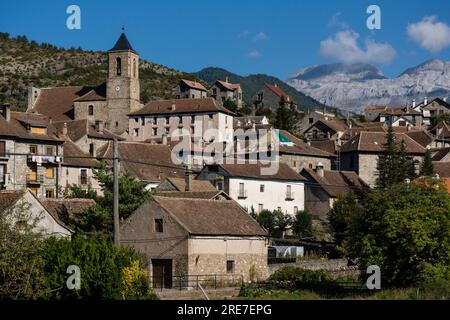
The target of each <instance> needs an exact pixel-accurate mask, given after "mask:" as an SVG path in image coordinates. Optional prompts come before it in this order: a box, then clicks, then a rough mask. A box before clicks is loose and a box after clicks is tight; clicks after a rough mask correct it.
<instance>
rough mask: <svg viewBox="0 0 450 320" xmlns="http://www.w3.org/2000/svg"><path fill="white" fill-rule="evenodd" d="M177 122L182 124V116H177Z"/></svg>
mask: <svg viewBox="0 0 450 320" xmlns="http://www.w3.org/2000/svg"><path fill="white" fill-rule="evenodd" d="M178 124H179V125H182V124H183V117H178Z"/></svg>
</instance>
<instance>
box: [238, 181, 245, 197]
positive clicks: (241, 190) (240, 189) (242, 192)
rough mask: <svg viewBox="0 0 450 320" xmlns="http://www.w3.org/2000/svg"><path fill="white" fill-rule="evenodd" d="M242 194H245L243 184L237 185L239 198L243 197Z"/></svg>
mask: <svg viewBox="0 0 450 320" xmlns="http://www.w3.org/2000/svg"><path fill="white" fill-rule="evenodd" d="M244 193H245V189H244V184H243V183H239V196H240V197H243V196H244Z"/></svg>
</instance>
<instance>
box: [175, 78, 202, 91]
mask: <svg viewBox="0 0 450 320" xmlns="http://www.w3.org/2000/svg"><path fill="white" fill-rule="evenodd" d="M181 81H182V82H184V83H185V84H186V85H187V86H188V87H190V88H192V89H197V90H201V91H207V89H206V88H205V87H204V86H203V85H202V84H201V83H200V82H198V81H192V80H186V79H181Z"/></svg>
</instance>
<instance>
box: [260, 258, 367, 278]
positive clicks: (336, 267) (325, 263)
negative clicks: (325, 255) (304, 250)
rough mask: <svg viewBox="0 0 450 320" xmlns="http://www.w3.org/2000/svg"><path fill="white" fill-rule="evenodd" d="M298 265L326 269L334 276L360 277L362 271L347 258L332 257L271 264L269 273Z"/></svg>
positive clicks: (299, 266) (315, 269)
mask: <svg viewBox="0 0 450 320" xmlns="http://www.w3.org/2000/svg"><path fill="white" fill-rule="evenodd" d="M288 266H290V267H297V268H302V269H306V270H313V271H317V270H326V271H328V272H330V273H331V276H332V277H333V278H336V277H355V278H356V277H358V276H359V275H360V271H359V269H358V266H355V265H352V266H349V265H348V260H347V259H330V260H298V261H297V262H294V263H275V264H269V267H268V270H269V275H272V274H273V273H274V272H275V271H277V270H278V269H281V268H283V267H288Z"/></svg>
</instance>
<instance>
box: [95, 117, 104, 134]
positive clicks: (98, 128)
mask: <svg viewBox="0 0 450 320" xmlns="http://www.w3.org/2000/svg"><path fill="white" fill-rule="evenodd" d="M104 128H105V123H104V122H103V121H101V120H97V121H95V131H97V132H98V133H103V129H104Z"/></svg>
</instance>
